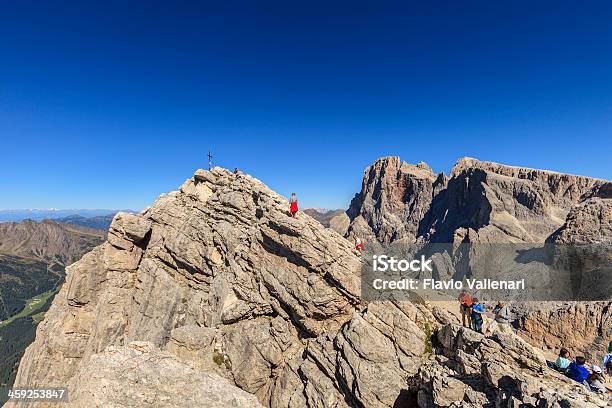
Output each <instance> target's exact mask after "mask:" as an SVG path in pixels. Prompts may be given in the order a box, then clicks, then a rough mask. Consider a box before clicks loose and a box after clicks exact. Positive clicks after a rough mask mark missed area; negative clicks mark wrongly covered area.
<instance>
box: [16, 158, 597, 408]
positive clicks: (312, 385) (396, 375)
mask: <svg viewBox="0 0 612 408" xmlns="http://www.w3.org/2000/svg"><path fill="white" fill-rule="evenodd" d="M371 172H372V173H371V174H372V178H373V179H372V183H371V184H370V183H369V182H367V183H366V185H365V186H364V187H366V189H365V190H366V193H365V194H364V195H363V198H362V200H363V202H364V203H365V202H367V201H368V200H369V198H368V197H382V196H383V194H382V192H381V191H380V190H381V189H382V188H383V186H386V185H387V186H388V185H400V186H403V187H405V188H404V193H403V196H406V195H410V194H411V193H410V192H411V191H413V190H419V189H418V188H417V186H420V185H427V183H431V193H430V194H429V197H430V199H431V197H433V196H434V195H435V191H436V187H440V186H436V181H437V180H440V177H439V176H436V175H435V174H433V172H431V170H429V169H428V168H427V167H426V166H424V165H419V166H409V165H404V164H400V163H399V159H397V160H396V159H394V158H391V159H385V160H384V161H383V162H381V164H380V166H378V167H376V168H374V169H372V170H371ZM379 175H380V176H382V177H383V178H384V181H382V182H377V181H375V180H374V178H375V177H377V176H379ZM377 186H378V187H377ZM370 187H371V190H370ZM385 188H386V187H385ZM385 194H386V193H385ZM385 197H386V198H384V200H391V199H392V197H391V195H389V194H388V195H385ZM394 197H395V196H394ZM395 198H397V197H395ZM421 199H422V200H421ZM425 201H426V197H425V196H423V197H421V198H416V199H415V200H413V201H412V202H413V203H415V207H414V208H416V207H420V208H421V207H424V204H423V203H424V202H425ZM357 207H358V206H357V205H356V206H355V208H357ZM409 207H410V206H409ZM288 208H289V206H288V202H287V200H286V199H285V198H284V197H281V196H279V195H278V194H276V193H274V192H273V191H271V190H270V189H269V188H268V187H266V186H265V185H264V184H262V183H261V182H260V181H258V180H256V179H254V178H252V177H250V176H248V175H243V174H233V173H231V172H229V171H227V170H224V169H220V168H215V169H213V170H212V171H202V170H198V171H197V172H196V173H195V175H194V176H193V178H191V179H189V180H187V181H186V182H185V183H184V184H183V185H182V186H181V187H180V189H179V190H178V191H175V192H171V193H169V194H165V195H162V196H161V197H160V198H159V199H158V200H157V201H156V202H155V203H154V204H153V205H152V206H151V207H150V208H148V209H146V210H145V211H143V212H142V213H140V214H125V213H119V214H117V215H116V216H115V218H114V220H113V223H112V225H111V228H110V230H109V234H108V239H107V241H106V242H105V243H103V244H102V245H100V246H99V247H97V248H96V249H94V250H93V251H92V252H90V253H89V254H87V255H85V256H84V257H83V258H82V259H81V260H80V261H79V262H77V263H75V264H73V265H71V266H70V267H69V268H68V277H67V282H66V284H65V285H64V286H63V287H62V289H61V291H60V292H59V294H58V295H57V297H56V298H55V300H54V302H53V305H52V307H51V309H50V310H49V312H48V313H47V315H46V317H45V320H44V321H43V322H42V323H41V324H40V325H39V328H38V333H37V337H36V341H35V342H34V343H33V344H32V345H31V346H30V347H29V348H28V350H27V351H26V354H25V356H24V358H23V360H22V362H21V365H20V368H19V373H18V376H17V380H16V385H17V386H26V385H27V386H29V387H36V386H43V385H44V386H46V387H52V386H62V385H66V384H68V388H69V393H70V395H74V396H75V402H74V403H73V406H79V407H90V406H91V407H93V406H96V405H99V404H102V405H104V404H110V405H121V406H139V407H142V406H145V407H154V406H155V407H157V406H176V407H187V406H192V404H193V399H192V396H193V395H194V392H196V394H195V395H199V396H201V397H200V398H202V401H210V400H211V398H213V397H214V395H213V396H211V395H210V393H209V392H207V391H206V390H204V389H203V388H210V389H213V390H219V392H223V393H224V397H223V398H219V399H218V402H217V403H218V406H235V404H236V403H237V402H236V401H243V402H244V403H245V404H247V406H249V405H248V404H253V406H255V405H256V403H255V402H253V401H251V400H248V398H247V397H245V395H244V392H247V393H249V394H252V395H255V396H256V397H257V400H258V401H259V403H261V404H262V405H264V406H268V407H397V406H416V405H417V404H418V406H420V407H431V406H433V405H432V404H431V401H432V398H433V402H434V403H438V405H441V406H449V405H450V404H451V403H455V405H456V406H463V407H476V406H483V405H496V406H502V404H504V405H503V406H510V405H508V404H514V403H516V404H519V403H530V404H531V403H534V402H535V403H536V404H540V405H539V406H554V405H552V402H551V401H556V402H557V403H558V404H559V405H560V406H568V407H579V406H580V407H584V406H603V405H605V402H603V401H601V400H599V399H597V398H596V397H593V398H591V396H589V395H587V392H586V391H585V390H584V389H582V390H580V389H578V388H577V387H576V386H575V385H573V384H570V383H567V382H559V383H557V384H556V387H552V386H550V385H549V384H551V383H550V382H547V383H546V384H545V386H544V388H542V389H540V390H539V391H537V392H536V390H535V387H531V386H532V385H533V384H537V381H539V379H541V378H542V377H544V376H546V375H553V376H554V374H551V373H550V370H549V369H548V368H547V367H546V365H545V362H544V361H543V359H542V358H539V357H538V356H539V355H538V353H537V350H534V349H533V348H530V347H529V346H528V345H526V344H525V343H524V342H522V341H521V340H520V339H518V338H517V337H516V336H515V335H513V334H510V335H508V336H509V337H507V338H506V339H503V344H504V347H505V348H502V347H501V346H500V341H499V340H496V339H497V338H483V337H478V336H476V337H474V335H473V333H470V332H466V331H465V330H464V331H460V330H457V329H456V326H454V325H455V324H456V323H457V320H456V318H455V317H454V316H452V315H451V314H449V313H448V312H446V311H445V310H443V309H440V308H438V307H432V306H431V305H428V304H425V303H412V302H382V303H380V302H371V303H367V302H364V301H362V299H361V298H360V281H359V275H360V267H361V262H360V258H359V257H358V255H357V254H356V253H355V252H354V245H353V244H352V243H351V242H350V241H348V240H346V239H345V238H344V237H342V236H341V235H340V234H338V233H336V232H335V231H333V230H331V229H329V228H325V227H324V226H323V225H321V224H320V223H319V222H318V221H316V220H314V219H313V218H311V217H310V216H308V215H307V214H304V213H300V214H299V215H298V218H297V219H294V218H292V217H289V216H288V213H287V211H288ZM398 208H399V211H400V212H402V211H408V209H406V208H405V207H404V210H402V209H401V206H400V207H398ZM408 212H409V211H408ZM404 214H406V213H404ZM382 215H384V214H382V213H381V216H382ZM410 225H412V224H410ZM413 227H414V225H412V227H410V228H406V229H404V230H402V231H404V232H403V233H406V234H408V233H409V232H410V231H415V230H414V228H413ZM406 236H407V235H406ZM381 237H386V239H387V238H388V239H390V238H391V236H390V235H386V233H383V234H381ZM445 327H446V328H445ZM436 333H437V334H436ZM459 349H460V350H459ZM453 350H455V351H453ZM457 350H459V351H457ZM526 352H529V353H528V354H526ZM452 353H456V354H452ZM468 354H470V355H468ZM475 359H476V360H475ZM481 360H482V361H483V364H480V363H479V362H480V361H481ZM128 362H140V363H139V364H137V365H136V366H134V365H133V364H128ZM141 363H142V364H141ZM485 363H486V364H485ZM430 364H437V366H436V368H435V370H433V371H432V370H425V369H424V367H428V366H429V365H430ZM134 367H135V368H136V369H137V370H138V371H136V374H134V372H130V371H131V370H133V369H134ZM461 367H463V368H461ZM487 367H490V368H487ZM445 370H446V371H448V372H449V373H451V374H452V376H455V374H453V372H456V373H457V374H456V375H457V376H459V375H461V376H463V377H457V378H451V377H449V376H446V375H445V374H443V372H444V373H445V372H446V371H445ZM449 370H450V371H449ZM429 373H431V375H429ZM173 375H176V376H179V377H180V376H183V375H184V376H188V378H187V379H186V382H185V383H184V384H185V387H184V389H181V386H180V384H181V382H180V381H177V380H176V379H175V378H168V376H170V377H172V376H173ZM141 378H145V379H146V381H141ZM471 379H473V380H474V381H471ZM459 383H461V384H462V385H461V386H460V389H459V390H457V389H455V387H454V384H457V385H459ZM521 384H526V385H529V387H522V386H521ZM121 386H122V387H123V388H122V390H121V391H120V392H118V391H117V389H118V388H121ZM192 387H195V388H196V390H195V391H194V390H192V389H191V388H192ZM232 387H234V388H232ZM235 387H237V388H235ZM517 387H518V390H517ZM530 387H531V388H530ZM238 388H239V389H240V390H239V389H238ZM449 389H450V391H449ZM460 391H461V395H460ZM213 394H214V393H213ZM133 395H136V396H138V398H136V399H134V398H133V397H132V396H133ZM143 395H145V396H150V398H144V397H142V396H143ZM184 395H185V396H184ZM170 397H172V398H170ZM159 398H161V399H159ZM440 401H445V402H444V404H440ZM546 401H549V402H550V404H551V405H541V404H545V403H546ZM585 404H591V405H585Z"/></svg>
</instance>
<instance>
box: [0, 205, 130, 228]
mask: <svg viewBox="0 0 612 408" xmlns="http://www.w3.org/2000/svg"><path fill="white" fill-rule="evenodd" d="M119 211H125V212H134V211H133V210H117V209H115V210H110V209H68V210H58V209H55V208H49V209H40V208H34V209H17V210H0V222H9V221H14V222H19V221H23V220H33V221H41V220H44V219H52V220H57V219H62V218H67V217H68V218H69V217H74V216H79V217H85V218H92V217H99V216H108V215H111V216H112V215H115V214H116V213H117V212H119ZM111 218H112V217H111ZM62 222H63V221H62ZM71 224H72V223H71ZM78 225H81V224H78Z"/></svg>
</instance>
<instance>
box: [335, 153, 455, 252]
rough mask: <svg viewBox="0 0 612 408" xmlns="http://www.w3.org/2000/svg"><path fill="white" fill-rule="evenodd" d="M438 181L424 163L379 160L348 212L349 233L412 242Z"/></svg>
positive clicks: (385, 239)
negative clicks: (349, 221)
mask: <svg viewBox="0 0 612 408" xmlns="http://www.w3.org/2000/svg"><path fill="white" fill-rule="evenodd" d="M439 180H440V179H439V178H437V176H436V174H435V173H434V172H433V171H432V170H431V169H430V168H429V166H427V165H426V164H425V163H419V164H417V165H412V164H408V163H406V162H402V161H401V160H400V158H399V157H383V158H381V159H379V160H377V161H376V162H375V163H374V164H373V165H371V166H370V167H368V168H367V169H366V170H365V172H364V175H363V182H362V186H361V191H360V192H359V193H358V194H357V195H355V198H353V200H352V201H351V204H350V207H349V209H348V211H347V214H348V216H349V218H350V219H351V226H350V227H349V231H348V234H349V235H350V236H353V237H361V238H366V239H367V240H368V241H372V238H375V239H376V240H378V241H380V242H382V243H389V242H392V241H396V240H399V239H406V240H408V241H410V242H413V241H414V240H415V239H416V236H417V233H418V227H419V222H420V221H421V219H422V218H423V216H424V215H425V213H426V212H427V210H428V209H429V206H430V204H431V200H432V198H433V195H434V190H436V189H437V188H438V187H439V184H440V183H441V181H439ZM442 182H443V181H442Z"/></svg>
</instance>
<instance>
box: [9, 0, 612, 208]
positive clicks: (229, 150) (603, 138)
mask: <svg viewBox="0 0 612 408" xmlns="http://www.w3.org/2000/svg"><path fill="white" fill-rule="evenodd" d="M216 3H219V2H216ZM330 3H333V4H330ZM610 21H612V2H607V1H601V2H595V1H587V2H582V3H577V2H564V1H555V2H546V1H542V2H522V1H518V2H505V3H502V2H485V1H482V2H469V1H468V2H451V1H448V2H422V1H421V2H413V3H410V2H371V1H368V2H358V1H351V2H314V1H311V2H302V3H297V2H272V1H270V2H253V1H250V2H231V1H230V2H223V5H219V4H210V5H207V4H206V3H205V2H180V1H177V2H155V1H153V2H151V1H147V2H144V1H143V2H131V1H125V2H95V1H88V2H77V1H74V2H70V1H49V2H41V1H18V2H2V4H1V5H0V61H1V63H0V141H1V145H2V147H3V152H2V153H3V154H2V160H0V209H8V208H49V207H54V208H132V209H140V208H143V207H145V206H147V205H148V204H150V203H151V202H152V201H153V200H154V199H155V198H156V197H157V196H158V195H159V194H161V193H163V192H167V191H170V190H174V189H176V188H177V187H178V186H179V185H180V184H181V183H182V182H183V181H184V180H185V179H186V178H188V177H190V176H191V175H192V173H193V171H194V170H195V169H197V168H199V167H206V163H207V159H206V154H207V152H208V149H209V148H210V149H212V151H213V155H214V156H215V164H218V165H221V166H224V167H228V168H232V169H233V168H234V167H236V166H238V167H240V168H241V169H243V170H244V171H245V172H248V173H250V174H252V175H254V176H255V177H257V178H259V179H260V180H262V181H263V182H265V183H266V184H268V185H269V186H270V187H271V188H273V189H275V190H276V191H278V192H279V193H281V194H284V195H289V194H290V193H291V191H296V192H297V193H298V197H299V198H300V201H301V204H302V206H307V207H325V208H346V207H347V205H348V202H349V201H350V199H351V198H352V196H353V195H354V194H355V193H356V192H357V191H358V190H359V187H360V184H361V177H362V172H363V170H364V168H365V167H366V166H368V165H369V164H370V163H371V162H372V161H374V160H375V159H376V158H378V157H380V156H384V155H399V156H400V157H402V159H404V160H406V161H409V162H418V161H425V162H427V163H428V164H429V165H430V166H431V167H432V168H433V169H434V170H435V171H445V172H448V171H449V170H450V168H451V167H452V165H453V164H454V163H455V161H456V160H457V159H458V158H459V157H462V156H471V157H476V158H479V159H481V160H490V161H496V162H501V163H506V164H512V165H518V166H528V167H535V168H544V169H551V170H555V171H561V172H568V173H574V174H581V175H587V176H594V177H601V178H607V179H610V178H612V160H611V158H612V141H611V140H612V137H611V135H612V24H610Z"/></svg>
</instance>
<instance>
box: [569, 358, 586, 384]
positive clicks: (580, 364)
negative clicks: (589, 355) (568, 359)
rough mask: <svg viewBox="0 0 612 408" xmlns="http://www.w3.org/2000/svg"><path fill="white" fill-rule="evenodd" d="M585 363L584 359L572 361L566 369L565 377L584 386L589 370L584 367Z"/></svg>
mask: <svg viewBox="0 0 612 408" xmlns="http://www.w3.org/2000/svg"><path fill="white" fill-rule="evenodd" d="M585 363H586V359H585V358H584V357H581V356H579V357H576V360H575V361H572V363H571V364H570V365H569V367H568V368H567V376H568V377H569V378H571V379H572V380H574V381H576V382H579V383H580V384H584V383H585V381H586V379H587V378H588V376H589V374H590V373H589V370H587V368H586V367H585V366H584V365H585Z"/></svg>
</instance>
